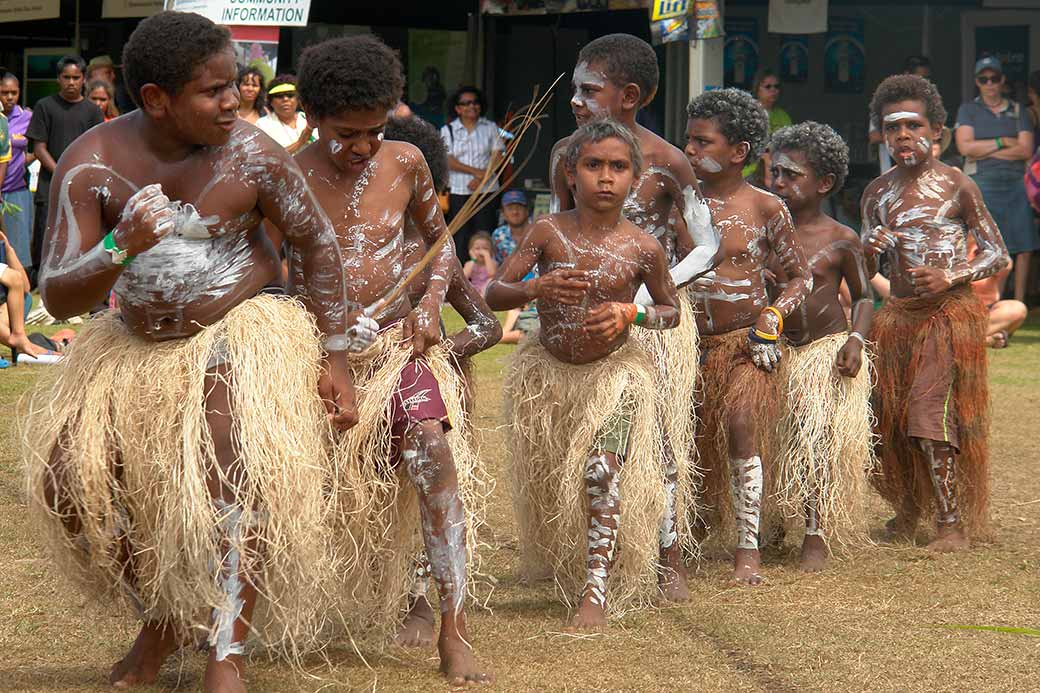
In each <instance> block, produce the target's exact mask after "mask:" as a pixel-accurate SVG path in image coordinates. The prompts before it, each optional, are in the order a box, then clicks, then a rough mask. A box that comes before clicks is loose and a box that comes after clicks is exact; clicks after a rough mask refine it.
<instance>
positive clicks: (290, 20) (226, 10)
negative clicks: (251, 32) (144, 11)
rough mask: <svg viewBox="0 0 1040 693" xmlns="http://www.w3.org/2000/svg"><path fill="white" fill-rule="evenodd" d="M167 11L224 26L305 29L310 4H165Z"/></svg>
mask: <svg viewBox="0 0 1040 693" xmlns="http://www.w3.org/2000/svg"><path fill="white" fill-rule="evenodd" d="M166 7H167V9H170V10H176V11H178V12H195V13H197V14H201V15H202V16H203V17H207V18H209V19H210V20H211V21H213V22H215V23H217V24H223V25H225V26H233V25H248V26H307V17H308V16H310V12H311V0H281V1H280V2H277V3H272V2H271V0H167V1H166Z"/></svg>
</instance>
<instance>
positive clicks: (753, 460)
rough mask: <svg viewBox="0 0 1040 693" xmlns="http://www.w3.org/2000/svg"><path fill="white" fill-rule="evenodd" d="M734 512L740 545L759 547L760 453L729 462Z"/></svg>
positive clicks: (760, 511) (742, 547)
mask: <svg viewBox="0 0 1040 693" xmlns="http://www.w3.org/2000/svg"><path fill="white" fill-rule="evenodd" d="M729 466H730V481H731V494H732V498H733V514H734V516H735V518H736V524H737V548H738V549H753V550H756V551H757V550H758V525H759V520H760V519H761V516H762V460H761V459H760V458H759V456H758V455H755V456H754V457H749V458H747V459H740V458H735V459H731V460H730V461H729Z"/></svg>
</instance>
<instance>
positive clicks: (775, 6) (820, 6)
mask: <svg viewBox="0 0 1040 693" xmlns="http://www.w3.org/2000/svg"><path fill="white" fill-rule="evenodd" d="M827 4H828V3H827V0H769V33H770V34H793V33H796V32H797V33H799V34H822V33H823V32H825V31H827Z"/></svg>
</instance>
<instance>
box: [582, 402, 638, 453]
mask: <svg viewBox="0 0 1040 693" xmlns="http://www.w3.org/2000/svg"><path fill="white" fill-rule="evenodd" d="M634 412H635V402H633V401H632V400H629V399H626V400H625V401H624V402H623V403H622V404H621V406H620V407H619V408H618V410H616V411H615V412H614V414H613V415H612V416H611V417H610V418H609V419H607V420H606V421H604V422H603V425H602V426H601V427H600V429H599V430H598V431H597V432H596V439H595V440H594V441H593V442H592V447H593V449H594V450H597V451H599V452H610V453H613V454H615V455H624V454H625V451H626V450H628V433H629V431H631V430H632V415H633V413H634Z"/></svg>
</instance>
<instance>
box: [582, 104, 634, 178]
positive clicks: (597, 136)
mask: <svg viewBox="0 0 1040 693" xmlns="http://www.w3.org/2000/svg"><path fill="white" fill-rule="evenodd" d="M611 137H616V138H617V139H619V140H621V141H622V142H624V143H625V144H627V145H628V150H629V152H630V153H631V154H632V173H633V175H634V176H635V177H636V178H638V177H639V174H640V173H641V172H642V171H643V150H642V149H640V147H639V140H637V139H636V137H635V135H633V134H632V131H631V130H629V129H628V128H626V127H625V126H624V125H622V124H621V123H619V122H617V121H616V120H611V119H610V118H607V119H605V120H597V121H595V122H592V123H589V124H588V125H582V126H581V127H580V128H578V129H577V130H575V131H574V134H573V135H571V136H570V138H569V139H568V140H567V146H566V148H565V149H564V151H563V165H564V168H566V169H567V170H568V171H570V172H571V173H574V172H575V171H577V170H578V159H579V157H581V148H582V147H584V146H585V145H586V144H596V143H597V142H602V141H603V140H607V139H610V138H611Z"/></svg>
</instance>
